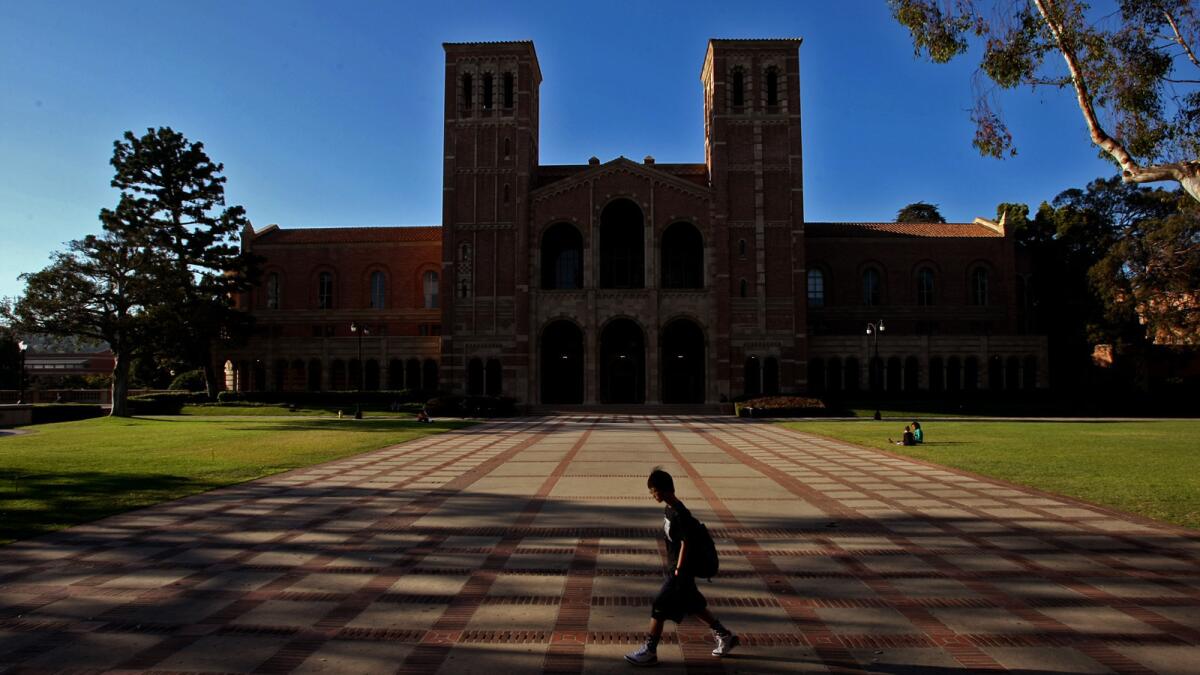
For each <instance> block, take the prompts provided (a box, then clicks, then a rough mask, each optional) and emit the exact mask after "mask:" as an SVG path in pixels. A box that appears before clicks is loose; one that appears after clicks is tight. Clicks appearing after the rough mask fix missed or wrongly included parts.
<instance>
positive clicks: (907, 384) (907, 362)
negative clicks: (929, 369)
mask: <svg viewBox="0 0 1200 675" xmlns="http://www.w3.org/2000/svg"><path fill="white" fill-rule="evenodd" d="M920 381H921V362H920V361H918V360H917V357H915V356H910V357H908V358H906V359H904V390H905V391H916V390H917V389H918V388H920V384H919V383H920Z"/></svg>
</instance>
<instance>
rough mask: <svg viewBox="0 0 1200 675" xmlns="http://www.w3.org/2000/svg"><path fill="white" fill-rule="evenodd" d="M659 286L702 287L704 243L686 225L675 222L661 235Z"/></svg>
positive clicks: (689, 226)
mask: <svg viewBox="0 0 1200 675" xmlns="http://www.w3.org/2000/svg"><path fill="white" fill-rule="evenodd" d="M662 287H663V288H704V240H703V239H702V238H701V236H700V232H699V230H697V229H696V228H695V227H694V226H693V225H691V224H690V223H675V224H674V225H672V226H670V227H668V228H667V231H666V232H664V233H663V238H662Z"/></svg>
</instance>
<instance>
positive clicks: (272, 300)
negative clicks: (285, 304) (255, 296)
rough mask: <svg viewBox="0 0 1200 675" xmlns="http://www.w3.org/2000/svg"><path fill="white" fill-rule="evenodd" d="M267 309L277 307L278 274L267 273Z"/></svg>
mask: <svg viewBox="0 0 1200 675" xmlns="http://www.w3.org/2000/svg"><path fill="white" fill-rule="evenodd" d="M267 309H279V275H278V274H277V273H275V272H271V273H270V274H268V275H267Z"/></svg>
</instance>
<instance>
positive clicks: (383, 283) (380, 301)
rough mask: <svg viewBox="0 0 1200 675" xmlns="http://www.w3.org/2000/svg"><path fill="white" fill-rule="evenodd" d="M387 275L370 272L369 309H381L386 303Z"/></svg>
mask: <svg viewBox="0 0 1200 675" xmlns="http://www.w3.org/2000/svg"><path fill="white" fill-rule="evenodd" d="M386 301H387V275H385V274H384V273H383V272H380V271H375V272H371V309H383V308H384V307H386V306H387V305H386V304H385V303H386Z"/></svg>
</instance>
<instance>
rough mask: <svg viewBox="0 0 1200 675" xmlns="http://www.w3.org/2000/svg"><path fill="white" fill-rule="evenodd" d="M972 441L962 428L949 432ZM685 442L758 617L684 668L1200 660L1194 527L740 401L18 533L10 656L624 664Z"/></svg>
mask: <svg viewBox="0 0 1200 675" xmlns="http://www.w3.org/2000/svg"><path fill="white" fill-rule="evenodd" d="M949 451H950V450H948V452H949ZM656 464H661V465H663V466H664V467H666V468H667V469H668V470H669V471H671V472H672V473H673V474H674V475H675V477H676V484H677V487H678V491H679V494H680V497H681V498H682V499H684V500H685V502H686V503H687V504H688V505H689V506H690V507H691V509H692V511H693V512H694V513H695V514H696V515H697V516H698V517H699V518H700V519H701V520H703V521H705V522H706V523H708V525H709V527H710V529H711V530H712V531H713V534H714V537H716V538H717V544H718V546H719V548H720V549H721V551H722V573H721V575H720V576H719V577H718V578H717V579H714V580H713V582H712V583H711V584H709V583H708V582H705V581H701V582H700V583H701V588H702V590H703V591H704V592H705V593H706V595H708V597H709V601H710V607H712V609H713V610H714V612H715V613H716V614H717V615H718V616H720V617H721V618H722V619H723V620H724V622H725V623H726V624H727V625H728V626H729V627H731V628H733V629H734V630H736V631H738V632H739V633H740V634H741V636H742V646H741V647H739V648H738V650H737V651H735V652H734V654H733V655H731V656H730V657H728V658H726V659H724V660H723V661H718V660H717V659H715V658H713V657H712V656H710V655H709V650H710V649H711V648H712V643H711V637H710V636H709V634H708V631H707V630H705V629H704V628H703V626H702V625H700V624H699V623H697V622H694V621H693V622H690V623H685V624H684V625H683V626H682V627H681V628H680V630H679V631H678V632H675V631H674V630H673V628H674V626H673V625H671V626H670V627H669V628H668V632H667V635H666V637H665V639H664V642H663V644H662V645H661V646H660V647H659V658H660V660H661V661H662V662H663V663H662V664H661V665H660V666H659V668H660V670H663V671H665V672H682V671H687V672H721V671H728V672H747V673H749V672H804V671H824V670H833V671H840V672H884V673H896V672H906V671H914V670H924V671H926V672H929V671H932V672H942V671H944V670H959V671H964V672H965V671H974V670H982V669H1010V670H1018V671H1022V672H1027V673H1028V672H1072V673H1074V672H1081V673H1083V672H1086V673H1091V672H1160V673H1186V672H1197V671H1198V670H1200V536H1198V535H1196V534H1194V533H1188V532H1186V531H1183V530H1180V529H1178V528H1173V527H1169V526H1161V525H1156V524H1154V523H1150V522H1148V521H1145V520H1141V519H1138V518H1134V517H1125V516H1120V515H1117V514H1113V513H1111V512H1108V511H1105V510H1102V509H1098V508H1094V507H1090V506H1086V505H1081V504H1079V503H1077V502H1073V501H1070V500H1067V499H1061V498H1055V497H1051V496H1047V495H1045V494H1041V493H1037V492H1034V491H1031V490H1026V489H1023V488H1017V487H1013V486H1010V485H1007V484H1002V483H998V482H993V481H987V480H982V479H977V478H973V477H969V476H965V475H962V474H960V473H957V472H954V471H951V470H947V469H941V468H937V467H932V466H929V465H926V464H922V463H918V462H914V461H911V460H907V459H901V458H898V457H894V456H891V455H888V454H884V453H881V452H878V451H874V450H867V449H863V448H859V447H856V446H851V445H847V444H844V443H839V442H834V441H830V440H826V439H821V438H816V437H811V436H806V435H803V434H798V433H795V432H791V431H788V430H785V429H781V428H779V427H776V426H771V425H769V424H765V423H749V422H744V421H738V420H734V419H729V418H705V417H690V418H683V417H626V416H576V417H542V418H526V419H519V420H512V421H503V422H497V423H488V424H482V425H479V426H476V427H472V428H469V429H466V430H463V431H459V432H451V433H447V434H443V435H439V436H431V437H427V438H424V439H421V440H418V441H414V442H411V443H408V444H404V445H399V446H394V447H390V448H386V449H383V450H379V451H376V452H372V453H368V454H364V455H359V456H357V457H352V458H349V459H345V460H340V461H337V462H333V463H330V464H324V465H320V466H315V467H311V468H308V469H302V470H297V471H293V472H290V473H286V474H280V475H278V476H275V477H272V478H267V479H263V480H259V481H255V482H252V483H246V484H243V485H240V486H234V487H231V488H226V489H222V490H216V491H213V492H210V493H207V494H204V495H200V496H196V497H192V498H188V499H182V500H179V501H176V502H170V503H166V504H162V505H160V506H157V507H154V508H150V509H145V510H143V511H138V512H135V513H130V514H127V515H123V516H118V517H114V518H110V519H107V520H103V521H99V522H96V523H92V524H89V525H84V526H80V527H76V528H73V529H71V530H68V531H66V532H63V533H60V534H57V535H53V536H49V537H43V538H41V539H37V540H32V541H26V542H20V543H17V544H13V545H10V546H8V547H5V548H3V549H0V673H8V672H50V671H58V670H64V669H66V670H71V669H74V670H88V671H99V670H109V669H112V670H124V671H155V672H165V671H187V672H197V671H207V672H251V671H254V672H274V673H290V672H295V673H310V672H363V673H375V672H384V673H386V672H395V671H399V672H412V673H418V672H420V673H424V672H443V673H467V672H488V673H493V674H495V673H502V672H555V673H560V672H561V673H566V672H626V671H628V670H632V668H631V667H630V666H627V665H626V664H625V663H624V662H623V661H622V660H621V654H623V653H624V652H627V651H630V650H632V649H634V648H635V646H636V645H637V643H638V642H639V641H640V640H641V638H642V636H643V631H644V629H645V626H646V621H647V617H648V614H649V600H650V598H651V597H652V596H653V594H654V592H655V591H656V589H657V587H658V584H659V579H660V574H661V572H660V570H661V556H662V554H663V547H662V545H661V542H660V539H661V532H662V525H661V507H660V506H658V505H656V504H655V503H654V502H653V501H652V500H651V499H650V498H649V496H648V495H647V491H646V487H645V476H646V474H647V473H648V471H649V470H650V468H651V467H653V466H654V465H656Z"/></svg>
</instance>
